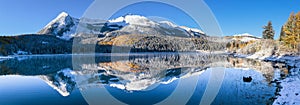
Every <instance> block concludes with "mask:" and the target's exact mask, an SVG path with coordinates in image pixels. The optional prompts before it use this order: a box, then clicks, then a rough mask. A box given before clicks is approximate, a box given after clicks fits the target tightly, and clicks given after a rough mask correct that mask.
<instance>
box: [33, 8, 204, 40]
mask: <svg viewBox="0 0 300 105" xmlns="http://www.w3.org/2000/svg"><path fill="white" fill-rule="evenodd" d="M78 33H84V34H104V35H111V34H116V33H122V34H151V35H173V36H181V37H201V36H205V35H206V34H205V33H204V32H203V31H201V30H199V29H195V28H188V27H185V26H178V25H176V24H174V23H172V22H169V21H161V22H155V21H152V20H150V19H148V18H147V17H144V16H140V15H125V16H121V17H118V18H115V19H111V20H107V21H104V20H102V21H101V20H97V19H87V18H83V19H81V20H80V19H77V18H74V17H71V16H70V15H69V14H67V13H66V12H62V13H60V14H59V15H58V16H57V17H56V18H55V19H54V20H52V21H51V22H50V23H48V24H47V25H46V26H45V27H44V28H43V29H42V30H40V31H39V32H38V34H52V35H55V36H57V37H59V38H61V39H64V40H70V39H71V38H73V37H74V36H76V34H78Z"/></svg>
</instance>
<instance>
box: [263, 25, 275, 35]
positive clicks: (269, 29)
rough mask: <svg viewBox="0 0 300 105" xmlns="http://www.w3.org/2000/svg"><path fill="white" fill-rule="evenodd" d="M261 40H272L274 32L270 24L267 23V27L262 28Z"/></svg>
mask: <svg viewBox="0 0 300 105" xmlns="http://www.w3.org/2000/svg"><path fill="white" fill-rule="evenodd" d="M263 29H264V31H263V38H264V39H274V34H275V31H274V29H273V26H272V22H271V21H269V22H268V25H267V26H264V27H263Z"/></svg>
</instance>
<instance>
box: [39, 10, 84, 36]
mask: <svg viewBox="0 0 300 105" xmlns="http://www.w3.org/2000/svg"><path fill="white" fill-rule="evenodd" d="M78 23H79V19H76V18H73V17H71V16H70V15H69V14H67V13H66V12H62V13H60V14H59V15H58V16H57V17H56V18H55V19H54V20H52V21H51V22H50V23H48V24H47V25H46V26H45V27H44V28H43V29H42V30H41V31H39V32H38V33H39V34H53V35H56V36H57V37H59V38H61V39H65V40H69V39H70V38H72V35H73V34H75V32H76V28H77V25H78Z"/></svg>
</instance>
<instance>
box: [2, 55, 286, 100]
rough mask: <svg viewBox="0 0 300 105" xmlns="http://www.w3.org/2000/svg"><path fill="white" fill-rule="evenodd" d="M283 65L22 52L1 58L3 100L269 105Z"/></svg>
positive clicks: (219, 58)
mask: <svg viewBox="0 0 300 105" xmlns="http://www.w3.org/2000/svg"><path fill="white" fill-rule="evenodd" d="M275 65H276V66H275ZM280 65H281V64H274V63H270V62H262V61H256V60H249V59H241V58H231V57H228V56H226V55H213V54H200V53H176V54H175V53H157V54H146V53H144V54H133V55H130V56H128V55H126V54H115V55H109V54H98V55H97V56H94V55H56V56H50V55H49V56H22V57H16V58H12V59H7V60H4V61H1V62H0V67H1V71H0V75H1V76H0V105H85V104H96V105H105V104H114V105H115V104H136V105H141V104H143V105H147V104H149V105H151V104H161V105H172V104H173V105H177V104H178V105H182V104H189V105H196V104H214V105H220V104H222V105H232V104H235V105H245V104H261V105H265V104H272V103H273V102H274V98H275V97H276V92H278V87H277V85H278V84H276V82H274V80H280V79H281V78H284V77H285V76H286V75H285V74H284V68H281V67H280ZM278 74H281V75H278Z"/></svg>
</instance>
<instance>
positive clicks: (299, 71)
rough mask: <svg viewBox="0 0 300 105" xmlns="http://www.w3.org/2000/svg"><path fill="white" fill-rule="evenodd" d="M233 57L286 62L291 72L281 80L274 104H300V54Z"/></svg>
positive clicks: (237, 55)
mask: <svg viewBox="0 0 300 105" xmlns="http://www.w3.org/2000/svg"><path fill="white" fill-rule="evenodd" d="M231 55H233V57H238V58H246V59H256V60H263V61H267V62H275V63H284V64H285V65H286V67H287V68H289V74H288V76H287V77H286V78H284V79H282V80H279V81H278V83H280V84H279V87H278V88H279V89H280V91H279V95H277V96H276V99H275V101H274V103H273V105H282V104H288V105H290V104H293V105H299V104H300V89H299V87H300V56H270V57H259V56H253V55H242V54H233V53H232V54H231Z"/></svg>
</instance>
